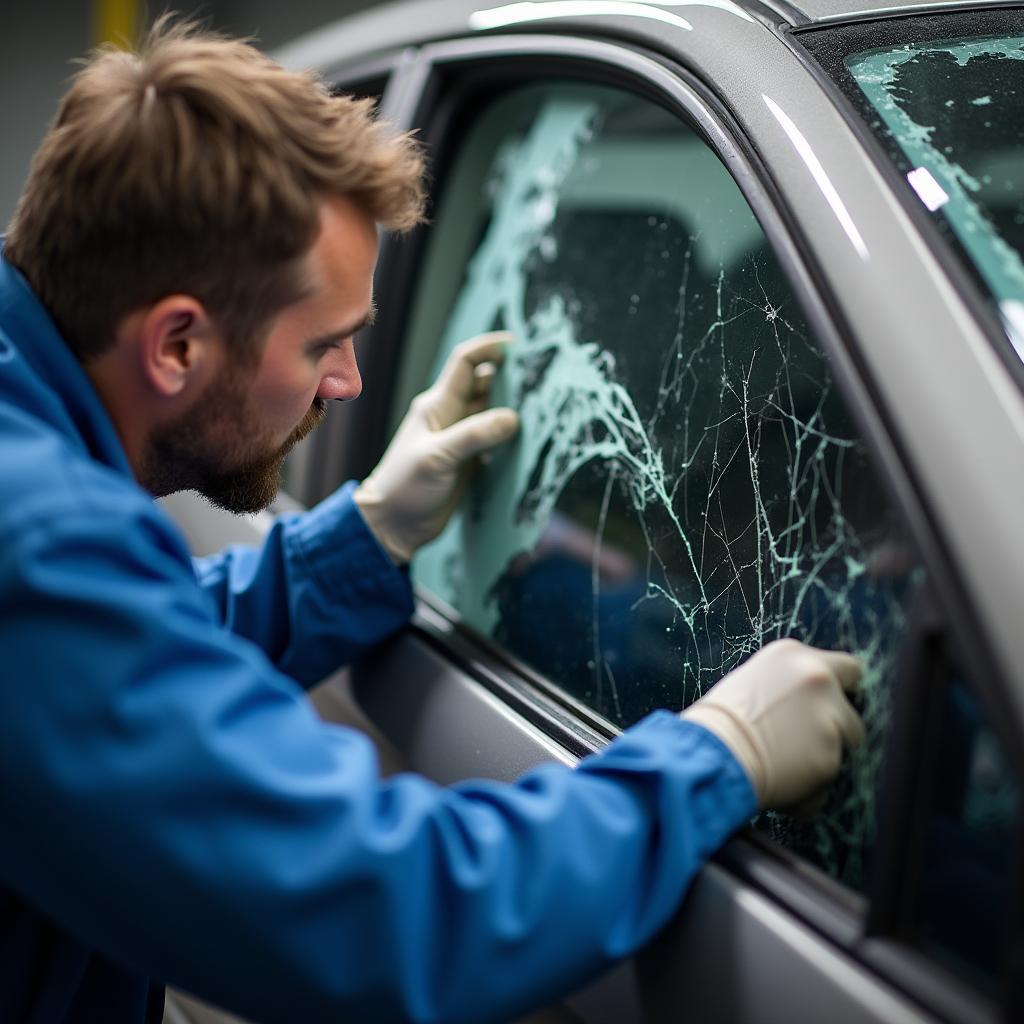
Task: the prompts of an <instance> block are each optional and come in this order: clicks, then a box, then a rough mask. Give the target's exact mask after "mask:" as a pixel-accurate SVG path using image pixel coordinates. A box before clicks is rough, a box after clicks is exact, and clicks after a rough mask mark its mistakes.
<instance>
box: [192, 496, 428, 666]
mask: <svg viewBox="0 0 1024 1024" xmlns="http://www.w3.org/2000/svg"><path fill="white" fill-rule="evenodd" d="M354 489H355V484H354V483H349V484H346V485H345V486H344V487H342V488H341V489H340V490H339V491H337V492H335V493H334V494H333V495H331V496H330V497H329V498H327V499H325V500H324V501H322V502H321V503H320V504H319V505H317V506H316V507H315V508H314V509H312V510H311V511H309V512H306V513H301V514H293V515H286V516H281V517H280V518H279V519H278V520H277V521H276V522H275V524H274V526H273V527H272V528H271V530H270V533H269V534H268V535H267V537H266V539H265V540H264V542H263V544H262V545H261V546H260V547H258V548H252V547H243V546H241V545H236V546H232V547H230V548H228V549H227V550H226V551H223V552H221V553H220V554H217V555H212V556H210V557H208V558H197V559H194V567H195V574H196V579H197V580H198V582H199V585H200V586H201V587H202V588H203V590H205V591H206V593H207V594H208V595H209V596H210V597H211V598H212V599H213V601H214V602H215V603H216V605H217V608H218V615H219V618H220V621H221V622H223V623H224V625H226V626H227V628H228V629H230V630H231V631H232V632H233V633H237V634H238V635H239V636H242V637H245V638H246V639H247V640H250V641H251V642H252V643H254V644H256V645H257V646H258V647H260V648H261V649H262V650H263V652H264V653H265V654H266V655H267V657H268V658H270V660H271V661H272V662H273V663H274V664H275V665H276V666H277V667H278V668H279V669H280V670H281V671H282V672H284V673H285V674H286V675H289V676H291V677H292V678H293V679H295V680H297V681H298V682H300V683H301V684H302V685H304V686H312V685H313V684H315V683H318V682H319V681H320V680H321V679H323V677H324V676H326V675H327V674H328V673H330V672H333V671H334V670H335V669H336V668H338V666H339V665H343V664H347V663H348V662H350V661H352V660H354V659H355V658H356V657H358V656H359V655H360V654H361V653H362V652H363V651H365V650H367V649H368V648H369V647H372V646H373V645H374V644H376V643H379V642H380V641H381V640H383V639H384V638H385V637H387V636H388V635H389V634H391V633H394V632H395V631H396V630H397V629H399V628H400V627H402V626H403V625H405V623H406V622H407V621H408V620H409V616H410V615H411V614H412V611H413V599H412V587H411V585H410V582H409V574H408V572H407V571H406V570H404V569H399V568H397V567H396V566H395V565H394V563H393V562H392V561H391V559H390V558H389V557H388V555H387V553H386V552H385V551H384V549H383V548H382V547H381V546H380V544H378V542H377V539H376V538H375V537H374V536H373V534H372V533H371V532H370V529H369V527H367V525H366V523H365V522H364V521H363V517H362V515H361V514H360V512H359V509H358V507H357V506H356V503H355V502H354V501H353V500H352V492H353V490H354Z"/></svg>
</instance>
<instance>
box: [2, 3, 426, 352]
mask: <svg viewBox="0 0 1024 1024" xmlns="http://www.w3.org/2000/svg"><path fill="white" fill-rule="evenodd" d="M422 177H423V158H422V154H421V152H420V150H419V148H418V146H417V145H416V144H415V143H414V142H413V141H412V140H411V139H410V138H409V136H407V135H399V134H396V133H394V132H392V131H390V130H389V129H388V128H387V127H386V126H385V125H383V124H381V123H380V122H378V121H377V120H375V117H374V104H373V101H371V100H358V99H353V98H351V97H346V96H333V95H331V93H330V91H329V90H328V89H327V87H326V86H325V85H324V84H323V83H322V82H321V81H320V80H318V79H317V78H316V77H315V76H314V75H312V74H310V73H298V72H292V71H287V70H285V69H284V68H282V67H281V66H280V65H278V64H276V63H275V62H274V61H272V60H271V59H270V58H269V57H267V56H265V55H264V54H262V53H260V52H259V51H258V50H257V49H255V47H253V46H251V45H250V44H249V43H248V42H246V41H244V40H238V39H229V38H226V37H223V36H219V35H216V34H213V33H210V32H206V31H203V30H201V29H199V28H197V27H196V26H195V25H194V24H191V23H175V22H174V21H173V20H172V19H171V18H170V17H168V16H165V17H163V18H161V19H160V20H159V21H158V22H157V23H156V25H155V26H154V28H153V29H152V31H151V32H150V34H149V35H148V37H147V38H146V39H145V40H144V41H143V43H142V45H141V46H140V47H139V49H138V51H137V52H134V53H130V52H124V51H119V50H115V49H113V48H101V49H100V50H97V51H96V52H95V53H93V54H92V55H91V57H90V58H89V59H88V60H87V61H86V63H85V66H84V67H83V68H82V70H81V71H79V72H78V74H77V75H76V76H75V78H74V80H73V82H72V85H71V87H70V89H69V90H68V92H67V94H66V95H65V97H64V99H63V101H62V102H61V105H60V108H59V110H58V113H57V117H56V120H55V122H54V124H53V126H52V127H51V129H50V131H49V133H48V134H47V136H46V138H45V139H44V140H43V143H42V144H41V146H40V147H39V149H38V151H37V152H36V154H35V157H34V159H33V161H32V166H31V169H30V171H29V177H28V181H27V184H26V186H25V189H24V192H23V193H22V196H21V199H20V201H19V203H18V206H17V210H16V212H15V214H14V219H13V220H12V222H11V225H10V227H9V229H8V235H7V240H6V243H5V256H6V257H7V259H9V260H10V262H12V263H13V264H14V265H15V266H17V267H18V268H19V269H20V270H21V271H22V273H24V274H25V276H26V278H27V279H28V281H29V283H30V284H31V285H32V287H33V289H34V290H35V291H36V294H37V295H38V296H39V298H40V299H41V301H42V302H43V304H44V305H45V306H46V307H47V309H48V310H49V312H50V314H51V316H52V317H53V319H54V321H55V322H56V323H57V326H58V327H59V329H60V330H61V331H62V333H63V334H64V336H65V339H66V340H67V342H68V344H69V345H70V346H71V348H72V349H73V350H74V351H75V353H76V354H77V355H78V357H79V358H80V359H81V360H83V361H86V360H88V359H89V358H90V357H93V356H95V355H98V354H99V353H101V352H102V351H104V350H105V349H106V348H107V347H108V346H109V345H110V344H112V342H113V334H114V328H115V326H116V324H117V323H118V321H119V320H120V319H121V317H122V316H124V315H125V314H126V313H128V312H130V311H131V310H133V309H137V308H139V307H141V306H144V305H146V304H148V303H151V302H154V301H156V300H158V299H159V298H161V297H163V296H165V295H168V294H173V293H176V292H180V293H186V294H190V295H193V296H194V297H195V298H197V299H199V300H200V301H201V302H203V304H204V305H205V306H206V307H207V310H208V312H209V313H210V314H211V315H212V316H214V317H215V318H216V319H217V320H218V322H219V323H220V325H221V327H222V329H223V330H224V332H225V334H226V336H227V337H228V339H229V341H231V342H232V343H234V344H235V345H236V348H241V349H243V350H244V349H249V350H250V352H251V350H252V349H253V348H258V341H259V339H260V337H261V335H263V334H264V333H265V332H264V330H263V329H264V328H269V323H270V320H271V318H272V317H273V316H274V314H276V313H277V312H279V311H280V310H281V309H282V308H284V306H286V305H288V304H289V303H291V302H294V301H296V299H297V298H299V296H300V294H301V287H302V282H301V276H300V273H299V271H300V266H299V263H300V260H301V257H302V256H303V255H304V254H305V253H306V252H307V250H308V249H309V248H310V246H311V245H312V243H313V241H314V239H315V237H316V232H317V228H318V225H319V212H320V208H321V205H322V203H323V200H324V199H325V198H326V197H328V196H334V195H344V196H347V197H349V198H350V199H351V200H353V201H354V202H355V203H356V204H357V205H358V206H359V207H360V208H361V209H363V210H364V211H365V212H366V213H367V214H368V215H369V216H370V217H371V218H372V219H373V220H374V221H376V222H377V223H378V224H380V225H382V226H383V227H385V228H389V229H392V230H399V231H402V230H407V229H409V228H411V227H412V226H413V225H415V224H416V223H418V222H419V221H420V220H421V219H422V211H423V186H422ZM254 339H256V340H254Z"/></svg>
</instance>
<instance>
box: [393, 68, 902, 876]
mask: <svg viewBox="0 0 1024 1024" xmlns="http://www.w3.org/2000/svg"><path fill="white" fill-rule="evenodd" d="M448 181H449V184H448V187H447V189H446V191H445V194H444V196H443V197H442V201H441V203H440V206H439V209H438V213H437V217H436V223H435V227H434V228H433V231H432V236H431V242H430V249H429V251H428V254H427V258H426V261H425V268H426V270H425V276H424V278H423V280H422V283H421V287H420V289H419V293H418V296H417V300H416V306H415V309H414V315H413V317H412V329H411V330H412V333H411V337H410V338H409V341H408V344H407V346H406V353H407V354H406V356H405V361H404V364H403V368H402V387H401V388H400V392H399V396H398V398H397V399H396V403H395V408H396V410H401V409H404V408H405V405H406V403H407V401H408V398H409V396H410V395H411V393H412V392H413V391H414V390H416V389H417V388H419V387H422V386H423V384H424V383H426V381H427V380H429V379H430V377H431V376H432V375H433V374H436V373H437V371H438V369H439V367H440V365H441V363H442V361H443V359H444V357H445V356H446V355H447V353H448V352H449V351H450V350H451V348H452V347H453V346H454V345H455V344H456V343H457V342H458V341H460V340H462V339H463V338H466V337H469V336H471V335H474V334H477V333H479V332H482V331H486V330H491V329H494V328H507V329H510V330H512V331H513V332H514V334H515V336H516V339H517V340H516V342H515V343H514V345H513V346H511V348H510V350H509V353H508V357H507V359H506V362H505V365H504V366H503V367H502V368H501V370H500V371H499V373H498V375H497V378H496V381H495V386H494V398H495V401H496V402H500V403H508V404H510V405H513V406H514V407H516V408H517V409H518V410H519V412H520V415H521V420H522V429H521V433H520V435H519V437H518V439H517V440H516V442H515V443H514V444H512V445H510V446H509V447H508V448H507V449H505V450H503V451H501V452H499V453H497V454H496V455H495V456H494V458H493V459H492V461H491V462H490V463H489V465H488V466H486V467H485V469H484V470H483V472H481V473H480V474H479V475H478V476H477V478H476V480H475V482H474V485H473V487H472V488H471V490H470V493H469V495H468V497H467V499H466V501H465V502H464V504H463V506H462V508H461V509H460V511H459V513H458V514H457V515H456V517H455V520H454V521H453V522H452V524H451V525H450V527H449V529H448V530H447V531H446V533H445V534H444V535H443V536H442V537H441V538H440V539H439V540H438V541H437V542H436V543H435V544H433V545H431V546H430V547H428V548H427V549H425V550H423V551H422V552H421V553H419V554H418V555H417V556H416V558H415V560H414V563H413V571H414V575H415V578H416V580H417V582H418V583H420V584H421V585H422V586H424V587H426V588H427V589H429V590H430V591H432V592H433V593H434V594H435V595H437V596H438V597H440V598H441V599H443V600H444V601H445V602H447V604H449V605H450V606H451V607H453V608H454V609H456V610H457V611H458V612H459V614H460V616H461V617H462V619H463V621H464V622H466V623H467V624H469V625H471V626H472V627H474V628H475V629H476V630H477V631H479V632H480V633H481V634H483V635H484V636H485V637H487V638H489V639H490V640H492V641H495V642H497V643H499V644H501V645H502V646H503V647H504V648H506V649H507V650H509V651H511V652H512V653H513V654H514V655H515V656H516V657H518V658H519V659H520V660H521V661H523V662H525V663H526V664H528V665H529V666H530V667H532V668H533V669H535V670H537V671H538V672H539V673H542V674H543V675H544V676H545V677H546V678H547V679H549V680H551V681H552V682H553V683H555V684H556V685H557V686H558V687H560V688H561V690H562V691H563V692H564V693H565V694H567V695H568V696H569V697H571V698H572V699H574V700H576V701H581V702H583V703H585V704H587V705H588V706H589V707H590V708H592V709H594V710H595V711H597V712H598V713H599V714H600V715H603V716H604V717H605V718H607V719H608V720H609V721H610V722H612V723H614V724H615V725H618V726H625V725H627V724H629V723H631V722H634V721H636V720H637V719H638V718H640V717H641V716H642V715H644V714H645V713H647V712H648V711H650V710H652V709H654V708H658V707H669V708H680V707H682V706H683V705H684V704H688V703H689V702H691V701H692V700H694V699H695V698H697V697H698V696H699V695H700V694H702V693H704V692H705V691H706V690H707V689H708V688H709V687H710V686H712V685H713V684H714V683H715V682H716V681H717V680H718V679H719V678H721V676H722V675H723V674H724V673H726V672H727V671H729V670H730V669H731V668H733V667H735V666H736V665H738V664H739V663H740V662H742V661H743V660H744V659H745V658H746V657H747V656H749V655H750V654H751V653H753V652H754V651H756V650H757V649H758V648H759V647H761V646H762V645H764V644H765V643H767V642H769V641H771V640H773V639H776V638H778V637H782V636H796V637H799V638H802V639H805V640H807V641H809V642H811V643H814V644H817V645H819V646H822V647H837V648H844V649H847V650H852V651H855V652H857V653H859V654H862V655H863V656H864V657H865V658H866V659H867V662H868V666H869V671H868V676H867V680H866V684H865V688H864V698H863V701H864V711H865V716H866V719H867V724H868V732H869V742H868V743H867V744H866V745H865V747H864V749H863V750H862V751H861V752H860V753H859V754H858V755H857V757H856V760H855V763H854V766H853V770H852V771H851V772H849V773H847V775H846V776H845V777H844V781H843V783H842V785H841V786H839V787H837V789H836V791H835V793H834V795H833V799H832V803H831V804H830V806H829V808H828V809H827V810H826V813H825V814H823V815H822V816H820V817H819V819H818V820H816V821H815V822H811V823H807V824H803V825H799V826H798V825H796V824H795V823H794V822H792V821H791V820H789V819H784V818H781V817H771V818H768V817H766V818H765V819H764V820H763V821H762V825H763V827H765V828H766V829H768V830H769V831H770V832H771V834H772V835H773V836H774V837H775V838H777V839H779V840H780V841H782V842H785V843H787V844H788V845H790V846H793V847H794V848H797V849H799V850H801V851H802V852H803V853H805V854H806V855H807V856H809V857H812V858H813V859H814V860H816V861H817V862H818V863H819V864H821V865H823V866H824V867H826V868H827V870H829V871H830V872H832V873H833V874H834V875H836V876H837V877H840V878H843V879H845V880H846V881H848V882H850V883H851V884H854V885H857V884H859V883H860V879H861V877H862V872H863V857H864V854H865V851H866V850H867V849H868V848H869V847H870V838H871V830H872V823H873V800H874V779H875V773H876V769H877V765H878V760H879V757H880V750H881V739H882V734H883V732H884V728H885V725H886V723H887V721H888V693H889V685H890V680H891V676H892V672H893V667H894V663H895V657H896V652H897V649H898V646H899V643H900V640H901V638H902V634H903V630H904V625H905V607H906V602H907V600H908V597H909V593H910V591H911V590H912V589H913V585H914V581H915V580H916V570H915V566H914V563H913V561H912V559H911V557H910V555H909V552H908V549H907V546H906V545H905V544H904V543H903V541H902V539H901V535H900V532H899V530H898V527H897V526H896V524H895V523H894V521H893V520H892V518H891V516H890V514H889V510H888V505H887V502H886V501H885V499H884V497H883V495H882V494H881V493H880V489H879V486H878V484H877V482H876V480H875V478H874V476H873V475H872V473H871V471H870V469H869V467H868V463H867V460H866V456H865V451H864V445H863V444H862V442H861V439H860V437H859V436H858V434H857V431H856V430H855V428H854V426H853V424H852V423H851V421H850V419H849V417H848V415H847V413H846V410H845V409H844V407H843V404H842V402H841V401H840V399H839V395H838V393H837V391H836V389H835V387H834V385H833V382H832V378H831V375H830V373H829V369H828V366H827V364H826V362H825V360H824V358H823V355H822V352H821V351H820V349H819V348H818V346H817V344H816V343H815V341H814V339H813V338H812V337H811V335H810V332H809V331H808V328H807V325H806V323H805V321H804V318H803V316H802V314H801V311H800V309H799V307H798V306H797V304H796V302H795V301H794V298H793V295H792V294H791V292H790V290H789V287H788V285H787V283H786V280H785V278H784V277H783V275H782V273H781V272H780V269H779V266H778V265H777V263H776V261H775V259H774V257H773V255H772V253H771V251H770V249H769V247H768V245H767V242H766V239H765V237H764V234H763V232H762V231H761V228H760V226H759V225H758V223H757V221H756V219H755V218H754V216H753V214H752V213H751V210H750V208H749V207H748V205H747V203H746V202H745V200H744V198H743V196H742V194H741V193H740V191H739V189H738V188H737V186H736V184H735V182H734V181H733V179H732V177H731V176H730V175H729V173H728V172H727V171H726V169H725V167H724V166H723V165H722V164H721V163H720V162H719V160H718V159H717V158H716V156H715V155H714V153H713V152H712V151H711V150H710V149H709V148H708V147H707V145H706V144H705V143H704V141H703V140H702V139H701V138H700V137H699V136H698V135H697V134H696V133H695V132H693V131H691V130H690V129H688V128H687V127H686V126H685V125H683V124H682V123H680V122H679V121H678V120H677V119H676V118H674V117H673V116H672V115H670V114H669V113H667V112H665V111H663V110H662V109H661V108H659V107H657V106H655V105H653V104H652V103H650V102H647V101H644V100H640V99H637V98H635V97H632V96H628V95H625V94H622V93H620V92H616V91H612V90H608V89H601V88H597V87H582V86H569V85H549V86H538V87H533V88H529V89H523V90H521V91H517V92H515V93H513V94H510V95H508V96H506V97H505V98H503V99H501V100H499V101H498V102H496V103H495V104H494V105H493V106H491V107H490V108H488V109H487V110H486V111H485V112H484V114H482V115H481V116H480V117H479V118H478V119H477V121H476V122H475V123H474V125H473V126H472V128H471V129H470V131H469V134H468V136H467V137H466V139H465V140H464V142H463V145H462V148H461V150H460V153H459V155H458V158H457V159H456V161H455V164H454V166H453V167H452V168H451V172H450V175H449V179H448ZM436 337H440V339H441V343H440V346H439V347H437V346H436V345H435V344H430V343H429V339H431V338H436Z"/></svg>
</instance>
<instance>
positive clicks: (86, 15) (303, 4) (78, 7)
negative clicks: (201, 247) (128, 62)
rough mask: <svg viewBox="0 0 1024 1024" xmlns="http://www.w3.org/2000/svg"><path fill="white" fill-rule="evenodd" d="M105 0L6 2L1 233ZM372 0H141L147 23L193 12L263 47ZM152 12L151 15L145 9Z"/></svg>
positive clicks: (2, 10) (0, 70) (92, 39)
mask: <svg viewBox="0 0 1024 1024" xmlns="http://www.w3.org/2000/svg"><path fill="white" fill-rule="evenodd" d="M98 3H99V0H35V2H32V0H28V2H22V0H0V40H2V43H3V50H2V53H0V140H2V145H0V231H2V230H3V228H4V227H5V226H6V224H7V222H8V220H9V219H10V217H11V214H12V213H13V212H14V206H15V203H16V202H17V199H18V194H19V193H20V191H21V186H22V182H23V181H24V178H25V174H26V172H27V170H28V165H29V160H30V159H31V157H32V153H33V151H34V150H35V148H36V146H37V145H38V144H39V140H40V139H41V138H42V136H43V133H44V132H45V131H46V126H47V124H48V123H49V121H50V119H51V118H52V116H53V114H54V111H55V110H56V107H57V102H58V100H59V99H60V96H61V94H62V93H63V91H64V88H65V86H66V83H67V79H68V77H69V76H70V75H71V74H72V73H73V71H74V64H73V63H72V62H73V61H74V60H75V58H76V57H81V56H83V55H84V54H85V53H87V52H88V50H89V49H90V48H91V47H92V46H93V45H94V44H95V43H96V42H97V39H96V31H95V27H94V26H95V21H94V12H95V9H96V8H97V6H98ZM371 3H372V0H207V2H205V3H196V2H190V0H179V2H177V3H175V2H170V3H167V4H164V3H160V4H156V3H150V4H148V5H147V4H144V3H142V2H141V0H140V2H139V3H138V4H137V6H138V7H139V8H140V9H141V10H142V19H143V21H145V22H147V23H148V21H151V20H152V17H153V16H154V15H155V14H156V13H159V12H160V11H163V10H164V9H167V8H169V9H171V10H177V11H180V12H182V13H188V14H195V15H197V16H199V17H201V18H202V19H203V20H204V21H206V22H207V23H208V24H210V25H212V26H214V27H216V28H220V29H223V30H225V31H229V32H232V33H235V34H240V35H253V36H256V37H257V41H258V43H259V45H260V46H261V47H263V48H264V49H268V50H272V49H273V48H274V47H276V46H279V45H281V44H282V43H286V42H288V41H289V40H291V39H293V38H294V37H295V36H298V35H301V34H302V33H303V32H308V31H310V30H311V29H315V28H318V27H320V26H321V25H324V24H326V23H328V22H330V21H333V20H334V19H336V18H340V17H342V16H343V15H345V14H347V13H350V12H351V11H354V10H358V9H360V8H362V7H367V6H369V5H370V4H371ZM147 10H148V12H149V17H148V18H147V14H146V12H147Z"/></svg>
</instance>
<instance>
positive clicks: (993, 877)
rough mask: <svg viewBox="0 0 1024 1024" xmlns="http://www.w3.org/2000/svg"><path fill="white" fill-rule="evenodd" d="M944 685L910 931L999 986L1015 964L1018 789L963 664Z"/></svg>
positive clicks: (983, 981) (970, 973) (986, 984)
mask: <svg viewBox="0 0 1024 1024" xmlns="http://www.w3.org/2000/svg"><path fill="white" fill-rule="evenodd" d="M944 685H945V697H944V701H943V712H942V720H941V725H940V736H939V744H938V757H937V758H936V759H935V770H934V772H932V773H930V774H931V777H930V779H929V784H930V796H929V799H928V801H927V803H928V806H927V816H926V832H925V843H924V850H923V856H922V862H921V863H922V866H921V872H920V875H919V882H918V885H917V889H916V892H915V894H914V901H913V910H912V936H913V940H914V941H915V942H916V943H917V945H918V946H919V947H920V948H921V949H922V950H923V951H924V952H926V953H927V954H928V955H930V956H933V957H935V958H936V959H938V960H940V961H941V962H942V963H944V964H945V965H946V966H947V967H949V968H950V969H951V970H953V971H955V972H956V973H958V974H960V975H962V976H963V977H965V978H966V979H967V980H969V981H970V982H971V983H972V984H975V985H978V986H979V987H982V988H986V989H988V990H989V991H991V992H992V993H993V994H996V993H997V990H998V986H999V983H1000V980H1001V978H1002V977H1003V975H1004V974H1005V971H1006V969H1007V966H1008V965H1007V953H1008V949H1009V940H1010V935H1009V933H1008V930H1007V929H1008V927H1009V926H1010V920H1011V914H1012V908H1013V900H1012V895H1013V892H1014V889H1015V886H1016V858H1015V852H1014V851H1015V838H1016V829H1017V822H1018V814H1019V810H1020V793H1019V790H1018V787H1017V783H1016V781H1015V779H1014V777H1013V775H1012V772H1011V769H1010V766H1009V764H1008V763H1007V760H1006V756H1005V754H1004V752H1003V749H1002V747H1001V745H1000V743H999V740H998V739H997V738H996V736H995V734H994V732H993V730H992V729H991V728H990V726H989V724H988V722H987V721H986V717H985V714H984V712H983V710H982V708H981V705H980V703H979V702H978V700H977V698H976V697H975V695H974V692H973V690H972V689H971V688H970V687H969V686H968V685H967V684H966V682H965V681H964V679H963V677H962V676H961V675H960V674H959V673H950V675H949V678H948V679H947V680H946V681H945V684H944Z"/></svg>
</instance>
